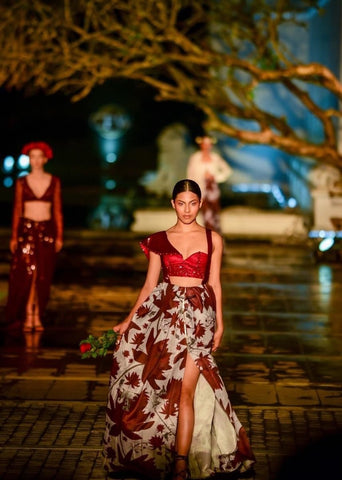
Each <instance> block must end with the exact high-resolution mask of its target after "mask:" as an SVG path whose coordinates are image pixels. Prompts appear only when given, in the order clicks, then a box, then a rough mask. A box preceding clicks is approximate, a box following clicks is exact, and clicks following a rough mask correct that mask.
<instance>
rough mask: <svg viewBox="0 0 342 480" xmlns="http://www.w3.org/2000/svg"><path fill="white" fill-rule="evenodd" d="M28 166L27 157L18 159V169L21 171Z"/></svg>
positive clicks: (28, 159) (28, 160) (22, 156)
mask: <svg viewBox="0 0 342 480" xmlns="http://www.w3.org/2000/svg"><path fill="white" fill-rule="evenodd" d="M29 166H30V157H29V156H28V155H20V157H19V158H18V167H19V168H21V169H24V168H28V167H29Z"/></svg>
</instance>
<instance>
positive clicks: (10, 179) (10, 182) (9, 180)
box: [3, 177, 13, 188]
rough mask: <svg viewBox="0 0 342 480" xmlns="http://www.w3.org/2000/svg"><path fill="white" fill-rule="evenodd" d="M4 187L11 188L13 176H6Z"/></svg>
mask: <svg viewBox="0 0 342 480" xmlns="http://www.w3.org/2000/svg"><path fill="white" fill-rule="evenodd" d="M3 184H4V187H6V188H10V187H11V186H12V185H13V178H12V177H5V178H4V181H3Z"/></svg>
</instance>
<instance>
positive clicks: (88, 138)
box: [0, 80, 203, 226]
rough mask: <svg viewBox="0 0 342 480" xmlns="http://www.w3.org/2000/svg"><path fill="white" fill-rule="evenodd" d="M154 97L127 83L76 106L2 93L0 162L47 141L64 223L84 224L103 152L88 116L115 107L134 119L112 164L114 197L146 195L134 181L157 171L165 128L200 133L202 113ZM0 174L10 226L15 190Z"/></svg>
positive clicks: (113, 84) (61, 99) (4, 219)
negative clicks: (34, 143) (178, 126)
mask: <svg viewBox="0 0 342 480" xmlns="http://www.w3.org/2000/svg"><path fill="white" fill-rule="evenodd" d="M154 95H155V92H154V91H153V90H152V89H151V88H150V87H148V86H146V85H144V84H141V83H137V82H133V81H128V80H113V81H110V82H107V83H106V84H105V85H104V86H101V87H98V88H96V89H95V90H93V92H92V93H91V94H90V95H89V96H88V97H86V98H85V99H83V100H81V101H79V102H76V103H73V102H71V100H70V98H69V97H67V96H66V95H63V94H61V93H59V94H55V95H50V96H49V95H44V94H43V93H39V94H35V95H28V94H27V93H25V92H21V91H19V92H18V91H11V92H8V91H6V90H4V89H0V105H1V113H0V128H1V142H0V159H1V162H2V160H3V159H4V158H5V156H7V155H12V156H13V157H14V158H17V157H18V155H19V153H20V148H21V147H22V145H23V144H25V143H26V142H29V141H34V140H43V141H46V142H48V143H50V145H51V146H52V148H53V150H54V154H55V156H54V159H53V160H52V161H51V162H49V164H48V166H47V170H48V171H50V172H51V173H53V174H55V175H58V176H59V177H60V178H61V180H62V185H63V200H64V210H65V215H66V224H67V225H68V224H70V225H74V226H86V223H87V215H88V213H89V211H90V210H91V209H92V208H94V207H95V206H96V204H97V202H98V199H99V196H100V195H101V188H100V177H101V168H100V166H101V154H100V150H99V142H98V136H97V134H96V133H95V132H94V130H93V129H92V128H91V126H90V124H89V116H90V115H91V114H92V113H94V112H95V111H97V110H98V109H99V108H101V107H103V106H104V105H107V104H116V105H118V106H121V107H122V108H124V109H125V110H126V111H127V113H128V114H129V115H130V117H131V120H132V126H131V128H130V129H129V131H128V132H127V133H126V134H125V136H124V137H123V139H122V149H121V152H120V154H119V158H118V160H117V162H116V163H115V164H113V165H112V166H111V168H112V174H113V176H114V177H115V178H116V180H117V188H116V189H115V191H113V194H114V195H125V192H126V191H127V190H131V189H137V194H138V195H143V194H144V192H143V190H142V187H139V185H138V179H139V178H140V177H141V176H142V175H143V173H144V172H145V171H146V170H155V169H156V165H157V153H158V152H157V146H156V139H157V136H158V134H159V133H160V131H161V130H162V129H163V128H164V127H165V126H167V125H169V124H171V123H174V122H181V123H183V124H184V125H186V126H187V127H188V129H189V133H190V137H191V138H194V137H195V136H196V135H198V134H201V133H202V131H201V122H202V120H203V116H202V115H201V114H200V112H198V111H196V110H195V109H194V108H193V107H192V106H190V105H185V104H181V103H177V102H156V101H155V100H154ZM1 176H2V177H1V194H0V202H1V207H2V208H1V209H2V212H3V214H2V215H1V225H3V226H8V224H9V221H10V216H11V215H10V212H11V204H12V197H13V189H12V188H11V189H6V188H4V187H3V185H2V179H3V176H4V173H3V172H1ZM76 219H77V221H76Z"/></svg>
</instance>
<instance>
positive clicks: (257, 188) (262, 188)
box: [232, 183, 286, 207]
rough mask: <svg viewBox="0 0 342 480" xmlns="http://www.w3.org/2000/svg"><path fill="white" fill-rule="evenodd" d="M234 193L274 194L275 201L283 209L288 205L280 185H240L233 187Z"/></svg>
mask: <svg viewBox="0 0 342 480" xmlns="http://www.w3.org/2000/svg"><path fill="white" fill-rule="evenodd" d="M232 190H233V192H243V193H245V192H253V193H258V192H263V193H272V195H273V197H274V198H275V200H276V201H277V202H278V204H279V205H280V206H281V207H284V206H285V204H286V199H285V196H284V194H283V193H282V191H281V190H280V188H279V187H278V185H271V184H269V183H238V184H236V185H233V186H232Z"/></svg>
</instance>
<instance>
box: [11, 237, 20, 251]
mask: <svg viewBox="0 0 342 480" xmlns="http://www.w3.org/2000/svg"><path fill="white" fill-rule="evenodd" d="M17 247H18V242H17V240H15V239H14V238H11V240H10V250H11V252H12V253H15V251H16V249H17Z"/></svg>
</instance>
